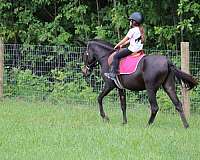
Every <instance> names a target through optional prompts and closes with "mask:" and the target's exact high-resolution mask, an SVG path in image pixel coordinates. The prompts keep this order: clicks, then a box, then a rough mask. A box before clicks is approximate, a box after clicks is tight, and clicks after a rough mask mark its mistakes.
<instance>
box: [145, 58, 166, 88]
mask: <svg viewBox="0 0 200 160" xmlns="http://www.w3.org/2000/svg"><path fill="white" fill-rule="evenodd" d="M168 72H169V67H168V59H167V57H166V56H162V55H148V56H146V57H145V59H144V62H143V78H144V81H145V83H147V82H151V83H152V85H156V84H158V85H160V84H161V83H163V81H164V80H165V79H166V77H167V75H168Z"/></svg>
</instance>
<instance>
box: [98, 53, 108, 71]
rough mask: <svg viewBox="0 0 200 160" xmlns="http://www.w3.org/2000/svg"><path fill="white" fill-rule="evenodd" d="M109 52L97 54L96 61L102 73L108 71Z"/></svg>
mask: <svg viewBox="0 0 200 160" xmlns="http://www.w3.org/2000/svg"><path fill="white" fill-rule="evenodd" d="M109 56H110V55H109V52H108V51H107V52H105V54H103V55H99V56H98V62H99V64H100V66H101V71H102V73H105V72H108V71H109V64H108V57H109Z"/></svg>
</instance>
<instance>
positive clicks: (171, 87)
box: [163, 73, 189, 128]
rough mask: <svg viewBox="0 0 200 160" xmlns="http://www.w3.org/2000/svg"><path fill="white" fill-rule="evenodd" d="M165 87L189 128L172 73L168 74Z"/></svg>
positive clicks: (185, 125) (184, 123)
mask: <svg viewBox="0 0 200 160" xmlns="http://www.w3.org/2000/svg"><path fill="white" fill-rule="evenodd" d="M163 88H164V90H165V92H166V93H167V94H168V96H169V97H170V99H171V100H172V102H173V104H174V105H175V107H176V110H177V111H178V112H179V114H180V117H181V120H182V122H183V125H184V127H185V128H188V127H189V124H188V122H187V120H186V117H185V114H184V112H183V107H182V103H181V102H180V101H179V99H178V96H177V94H176V88H175V81H174V77H173V74H172V73H170V74H169V75H168V78H167V79H166V81H165V83H164V84H163Z"/></svg>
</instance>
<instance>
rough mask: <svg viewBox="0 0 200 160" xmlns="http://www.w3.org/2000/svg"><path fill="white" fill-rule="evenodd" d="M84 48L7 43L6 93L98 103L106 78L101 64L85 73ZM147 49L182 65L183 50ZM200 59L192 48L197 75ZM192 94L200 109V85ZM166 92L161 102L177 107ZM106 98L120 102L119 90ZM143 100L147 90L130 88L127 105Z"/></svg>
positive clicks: (160, 95)
mask: <svg viewBox="0 0 200 160" xmlns="http://www.w3.org/2000/svg"><path fill="white" fill-rule="evenodd" d="M84 51H85V48H82V47H69V46H44V45H20V44H5V45H4V96H5V97H23V98H30V99H41V100H46V99H48V100H52V101H55V102H58V101H59V102H72V103H85V104H88V105H96V104H97V102H96V99H97V96H98V93H99V92H100V90H101V89H102V87H103V81H102V79H101V78H100V76H99V75H100V74H99V66H98V67H97V68H96V69H95V70H94V71H93V74H92V75H91V76H90V77H89V78H88V79H87V80H85V79H84V78H83V77H82V74H81V67H82V66H83V60H82V55H83V52H84ZM145 53H146V54H163V55H166V56H168V57H169V58H170V59H171V61H172V62H173V63H174V64H176V66H178V67H180V60H181V57H180V56H181V54H180V51H172V50H145ZM199 62H200V52H197V51H196V52H194V51H190V72H191V74H192V75H194V76H196V77H199V76H200V72H199V68H200V63H199ZM177 92H178V95H179V97H180V98H181V93H180V85H177ZM190 95H191V96H190V99H191V110H193V111H199V110H200V107H199V104H200V102H199V100H198V98H199V95H200V89H199V88H198V87H197V88H195V89H194V90H193V91H191V93H190ZM165 96H166V94H165V93H164V92H163V91H162V90H161V91H159V93H158V103H159V104H160V105H165V107H164V108H165V109H166V110H170V109H171V108H174V107H172V106H173V105H172V103H171V102H170V100H169V98H168V97H167V96H166V98H165ZM105 101H106V102H108V103H110V102H111V103H110V104H114V105H115V104H118V101H119V100H118V96H117V92H116V90H114V91H112V92H111V93H110V94H109V96H108V97H106V98H105ZM116 102H117V103H116ZM141 103H147V97H146V92H145V91H141V92H130V91H128V92H127V104H128V106H135V104H141ZM161 108H162V107H161Z"/></svg>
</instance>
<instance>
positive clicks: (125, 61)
mask: <svg viewBox="0 0 200 160" xmlns="http://www.w3.org/2000/svg"><path fill="white" fill-rule="evenodd" d="M116 53H117V52H113V53H112V54H111V55H110V56H109V58H108V64H109V65H111V63H112V61H113V56H114V55H115V54H116ZM144 56H145V54H144V51H143V50H140V51H138V52H133V53H132V54H131V55H129V56H127V57H124V58H122V59H121V60H120V62H119V73H118V75H117V76H116V80H114V82H115V84H116V85H117V86H118V87H119V88H120V89H124V87H123V85H122V83H121V82H120V76H119V75H122V74H131V73H134V72H135V71H136V69H137V66H138V64H139V62H140V60H141V59H142V57H144Z"/></svg>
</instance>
